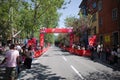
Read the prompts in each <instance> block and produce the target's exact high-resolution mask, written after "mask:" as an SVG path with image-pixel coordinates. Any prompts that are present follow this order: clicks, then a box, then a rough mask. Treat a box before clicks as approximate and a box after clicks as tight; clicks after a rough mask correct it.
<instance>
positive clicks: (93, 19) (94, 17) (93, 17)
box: [92, 14, 96, 22]
mask: <svg viewBox="0 0 120 80" xmlns="http://www.w3.org/2000/svg"><path fill="white" fill-rule="evenodd" d="M94 21H96V14H93V16H92V22H94Z"/></svg>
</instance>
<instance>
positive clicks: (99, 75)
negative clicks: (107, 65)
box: [85, 71, 120, 80]
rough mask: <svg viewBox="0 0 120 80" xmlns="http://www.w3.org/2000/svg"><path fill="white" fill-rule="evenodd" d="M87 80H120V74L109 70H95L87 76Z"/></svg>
mask: <svg viewBox="0 0 120 80" xmlns="http://www.w3.org/2000/svg"><path fill="white" fill-rule="evenodd" d="M85 79H86V80H120V74H119V73H118V72H114V73H109V72H105V71H102V72H93V73H89V75H88V76H86V77H85Z"/></svg>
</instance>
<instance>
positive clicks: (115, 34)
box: [112, 32, 119, 45]
mask: <svg viewBox="0 0 120 80" xmlns="http://www.w3.org/2000/svg"><path fill="white" fill-rule="evenodd" d="M112 42H113V45H118V43H119V37H118V32H114V33H113V36H112Z"/></svg>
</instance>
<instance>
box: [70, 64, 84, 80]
mask: <svg viewBox="0 0 120 80" xmlns="http://www.w3.org/2000/svg"><path fill="white" fill-rule="evenodd" d="M70 67H71V68H72V69H73V70H74V71H75V72H76V73H77V75H78V76H79V77H80V78H81V79H82V80H84V77H83V76H82V75H81V74H80V73H79V72H78V71H77V69H75V67H74V66H72V65H71V66H70Z"/></svg>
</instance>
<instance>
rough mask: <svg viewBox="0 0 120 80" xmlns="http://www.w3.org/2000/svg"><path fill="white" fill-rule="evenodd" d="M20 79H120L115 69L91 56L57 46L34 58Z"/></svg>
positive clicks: (119, 73) (119, 74)
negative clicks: (70, 51) (73, 53)
mask: <svg viewBox="0 0 120 80" xmlns="http://www.w3.org/2000/svg"><path fill="white" fill-rule="evenodd" d="M19 79H20V80H119V79H120V72H119V71H114V70H113V69H112V68H110V67H107V66H106V65H103V64H101V63H99V62H94V61H91V60H90V59H89V58H86V57H82V56H76V55H72V54H70V53H68V52H65V51H63V52H62V51H61V49H59V48H57V47H50V48H49V50H48V51H47V52H46V53H44V54H43V55H42V56H41V57H39V58H37V59H34V60H33V64H32V68H31V69H26V70H23V71H22V72H21V73H20V75H19Z"/></svg>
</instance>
